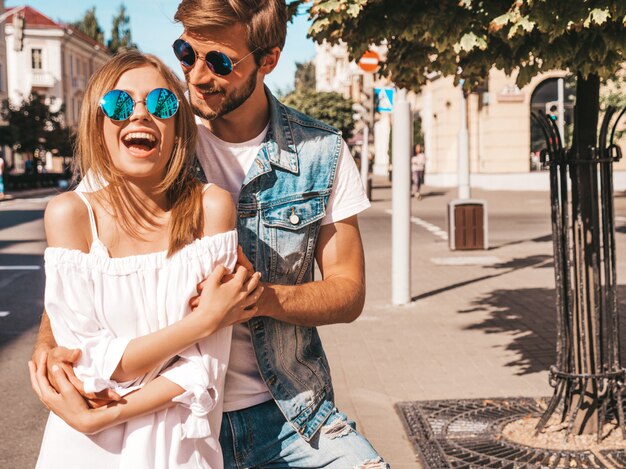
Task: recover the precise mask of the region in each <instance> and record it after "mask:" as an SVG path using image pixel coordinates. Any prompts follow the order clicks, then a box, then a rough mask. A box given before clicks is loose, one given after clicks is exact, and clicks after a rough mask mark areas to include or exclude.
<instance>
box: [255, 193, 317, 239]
mask: <svg viewBox="0 0 626 469" xmlns="http://www.w3.org/2000/svg"><path fill="white" fill-rule="evenodd" d="M324 216H326V209H325V207H324V196H316V197H311V198H303V199H295V200H293V201H290V202H287V203H283V204H279V205H272V206H271V207H269V208H266V209H265V210H263V223H264V224H265V226H268V227H275V228H284V229H287V230H291V231H297V230H300V229H302V228H304V227H305V226H307V225H309V224H311V223H313V222H316V221H317V220H320V219H322V218H324Z"/></svg>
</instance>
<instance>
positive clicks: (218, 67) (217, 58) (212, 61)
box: [205, 51, 233, 75]
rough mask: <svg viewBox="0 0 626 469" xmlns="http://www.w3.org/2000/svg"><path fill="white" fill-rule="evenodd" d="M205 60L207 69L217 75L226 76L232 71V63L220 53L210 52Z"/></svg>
mask: <svg viewBox="0 0 626 469" xmlns="http://www.w3.org/2000/svg"><path fill="white" fill-rule="evenodd" d="M205 60H206V64H207V67H209V68H210V69H211V71H213V72H214V73H216V74H218V75H228V74H229V73H230V72H232V71H233V63H232V62H231V60H230V58H229V57H228V56H227V55H226V54H224V53H222V52H217V51H211V52H209V53H208V54H207V55H206V57H205Z"/></svg>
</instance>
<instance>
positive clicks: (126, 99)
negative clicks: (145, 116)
mask: <svg viewBox="0 0 626 469" xmlns="http://www.w3.org/2000/svg"><path fill="white" fill-rule="evenodd" d="M100 107H101V108H102V111H103V112H104V114H105V115H106V116H107V117H108V118H109V119H111V120H114V121H123V120H126V119H128V118H129V117H130V116H132V114H133V109H134V108H135V101H133V98H131V97H130V95H129V94H128V93H127V92H126V91H122V90H111V91H109V92H108V93H107V94H105V95H104V96H103V97H102V99H101V100H100Z"/></svg>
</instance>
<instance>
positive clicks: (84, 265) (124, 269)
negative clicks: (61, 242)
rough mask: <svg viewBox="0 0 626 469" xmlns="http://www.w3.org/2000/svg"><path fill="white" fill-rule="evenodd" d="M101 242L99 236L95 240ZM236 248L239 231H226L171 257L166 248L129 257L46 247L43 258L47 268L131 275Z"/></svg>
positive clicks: (208, 237) (234, 250)
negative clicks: (69, 268)
mask: <svg viewBox="0 0 626 469" xmlns="http://www.w3.org/2000/svg"><path fill="white" fill-rule="evenodd" d="M98 242H99V243H100V245H101V246H104V245H102V243H101V242H100V240H99V239H96V240H94V245H92V250H93V249H94V248H95V243H98ZM236 251H237V231H236V230H232V231H226V232H224V233H218V234H215V235H211V236H204V237H203V238H200V239H196V240H195V241H193V242H191V243H189V244H187V245H186V246H184V247H183V248H182V249H180V250H179V251H177V252H175V253H174V254H173V255H172V256H170V257H167V251H159V252H152V253H148V254H138V255H135V256H126V257H109V256H104V255H99V256H92V255H89V254H90V253H86V252H82V251H79V250H78V249H67V248H59V247H49V248H46V250H45V252H44V260H45V264H46V267H47V268H50V267H54V266H58V267H61V266H63V267H65V266H72V267H76V268H78V269H79V270H83V271H94V270H95V271H97V272H101V273H105V274H108V275H129V274H132V273H135V272H138V271H142V270H154V269H160V268H162V267H164V266H165V265H168V266H169V265H171V264H172V263H187V262H189V261H191V260H194V259H203V258H207V256H208V257H209V258H212V257H216V256H217V255H218V253H224V252H235V253H236Z"/></svg>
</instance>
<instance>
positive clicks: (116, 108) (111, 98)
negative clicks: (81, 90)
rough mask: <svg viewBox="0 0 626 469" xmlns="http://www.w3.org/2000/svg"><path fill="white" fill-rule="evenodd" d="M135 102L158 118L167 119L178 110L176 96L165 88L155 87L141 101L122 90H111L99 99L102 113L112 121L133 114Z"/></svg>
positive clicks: (124, 118) (123, 118)
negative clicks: (141, 104)
mask: <svg viewBox="0 0 626 469" xmlns="http://www.w3.org/2000/svg"><path fill="white" fill-rule="evenodd" d="M136 103H144V104H145V105H146V109H147V110H148V112H149V113H150V114H152V115H153V116H154V117H156V118H158V119H169V118H170V117H172V116H173V115H174V114H176V112H177V111H178V106H179V102H178V98H177V97H176V95H175V94H174V93H173V92H172V91H170V90H168V89H167V88H155V89H153V90H152V91H150V93H148V96H146V99H144V100H143V101H135V100H134V99H133V98H132V96H131V95H129V94H128V93H127V92H126V91H123V90H111V91H109V92H108V93H107V94H105V95H104V96H103V97H102V99H101V100H100V108H101V109H102V112H104V115H105V116H107V117H108V118H109V119H111V120H114V121H123V120H126V119H128V118H129V117H130V116H132V115H133V112H134V111H135V104H136Z"/></svg>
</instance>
